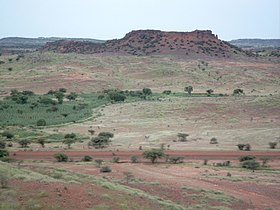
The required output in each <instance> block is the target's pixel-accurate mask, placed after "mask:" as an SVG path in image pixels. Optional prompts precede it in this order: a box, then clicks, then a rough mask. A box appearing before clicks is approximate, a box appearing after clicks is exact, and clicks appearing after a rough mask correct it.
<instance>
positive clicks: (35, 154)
mask: <svg viewBox="0 0 280 210" xmlns="http://www.w3.org/2000/svg"><path fill="white" fill-rule="evenodd" d="M58 152H59V151H17V152H13V153H12V154H11V155H14V154H15V155H14V158H15V159H20V160H25V159H31V160H53V159H54V158H53V155H54V154H55V153H58ZM60 152H64V153H65V154H67V155H69V157H70V158H72V159H74V160H75V159H81V158H82V157H83V156H84V155H92V156H93V157H94V159H96V158H104V159H108V158H109V159H111V158H112V156H113V155H116V156H118V157H120V158H121V160H124V161H125V160H130V156H132V155H137V156H141V154H142V152H141V151H118V152H115V151H90V150H89V151H86V150H85V151H60ZM165 153H166V154H167V155H174V156H175V155H180V156H184V157H185V159H186V160H205V159H208V160H238V158H239V157H240V156H242V155H254V156H256V157H257V158H260V157H270V158H271V160H280V151H269V152H268V151H172V150H169V151H166V152H165Z"/></svg>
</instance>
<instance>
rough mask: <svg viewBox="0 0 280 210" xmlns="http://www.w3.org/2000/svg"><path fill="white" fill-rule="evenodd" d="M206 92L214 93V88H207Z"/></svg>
mask: <svg viewBox="0 0 280 210" xmlns="http://www.w3.org/2000/svg"><path fill="white" fill-rule="evenodd" d="M206 93H207V95H209V96H210V95H211V94H212V93H214V90H212V89H208V90H206Z"/></svg>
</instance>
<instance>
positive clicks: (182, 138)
mask: <svg viewBox="0 0 280 210" xmlns="http://www.w3.org/2000/svg"><path fill="white" fill-rule="evenodd" d="M188 136H189V134H187V133H178V134H177V137H178V140H179V141H183V142H185V141H187V137H188Z"/></svg>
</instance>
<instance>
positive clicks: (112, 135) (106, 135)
mask: <svg viewBox="0 0 280 210" xmlns="http://www.w3.org/2000/svg"><path fill="white" fill-rule="evenodd" d="M98 136H104V137H107V138H113V137H114V134H113V133H111V132H100V133H99V134H98Z"/></svg>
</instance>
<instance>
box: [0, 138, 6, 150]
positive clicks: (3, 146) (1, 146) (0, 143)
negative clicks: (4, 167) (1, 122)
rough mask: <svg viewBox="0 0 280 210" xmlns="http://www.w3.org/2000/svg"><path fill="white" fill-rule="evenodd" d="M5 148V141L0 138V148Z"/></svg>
mask: <svg viewBox="0 0 280 210" xmlns="http://www.w3.org/2000/svg"><path fill="white" fill-rule="evenodd" d="M5 148H6V142H4V141H1V140H0V149H5Z"/></svg>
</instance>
